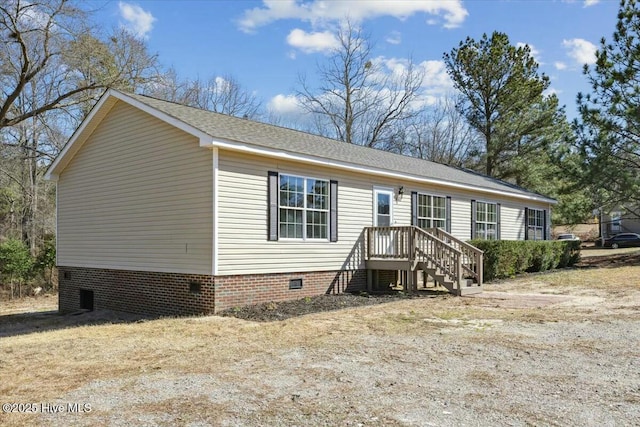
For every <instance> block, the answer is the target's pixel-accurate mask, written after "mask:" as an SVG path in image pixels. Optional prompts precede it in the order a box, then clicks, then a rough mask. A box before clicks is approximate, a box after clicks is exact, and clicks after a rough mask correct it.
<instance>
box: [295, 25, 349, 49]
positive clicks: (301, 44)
mask: <svg viewBox="0 0 640 427" xmlns="http://www.w3.org/2000/svg"><path fill="white" fill-rule="evenodd" d="M287 43H289V45H290V46H293V47H295V48H297V49H300V50H301V51H303V52H305V53H313V52H328V51H331V50H333V49H335V48H337V47H338V46H339V45H340V43H339V42H338V39H337V38H336V36H335V35H334V34H333V33H332V32H330V31H323V32H316V33H307V32H306V31H303V30H301V29H299V28H296V29H294V30H292V31H291V32H290V33H289V35H288V36H287Z"/></svg>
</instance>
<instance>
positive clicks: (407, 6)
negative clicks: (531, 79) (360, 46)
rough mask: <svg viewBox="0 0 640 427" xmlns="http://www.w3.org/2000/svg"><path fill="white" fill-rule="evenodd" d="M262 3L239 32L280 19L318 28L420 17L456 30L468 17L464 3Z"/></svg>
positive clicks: (452, 0)
mask: <svg viewBox="0 0 640 427" xmlns="http://www.w3.org/2000/svg"><path fill="white" fill-rule="evenodd" d="M262 3H263V5H262V7H256V8H253V9H248V10H245V12H244V14H243V16H242V18H241V19H240V20H239V22H238V24H239V26H240V29H242V30H243V31H247V32H250V31H253V30H255V29H256V28H258V27H261V26H264V25H267V24H270V23H271V22H275V21H278V20H281V19H299V20H302V21H308V22H311V23H313V24H317V23H322V22H327V21H339V20H343V19H344V18H346V17H348V18H349V19H351V20H352V21H355V22H360V21H363V20H366V19H373V18H378V17H381V16H392V17H395V18H398V19H406V18H408V17H410V16H412V15H414V14H417V13H426V14H429V15H435V16H437V17H442V19H443V20H444V24H443V26H444V27H445V28H455V27H459V26H460V25H461V24H462V22H463V21H464V20H465V18H466V17H467V15H468V14H469V12H467V10H466V9H465V8H464V6H463V5H462V1H461V0H396V1H394V2H393V5H392V6H390V5H389V3H388V2H384V1H379V0H344V1H323V0H310V1H298V0H263V2H262Z"/></svg>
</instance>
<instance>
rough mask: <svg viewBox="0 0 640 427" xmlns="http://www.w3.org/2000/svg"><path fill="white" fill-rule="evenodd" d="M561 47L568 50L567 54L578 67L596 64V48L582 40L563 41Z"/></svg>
mask: <svg viewBox="0 0 640 427" xmlns="http://www.w3.org/2000/svg"><path fill="white" fill-rule="evenodd" d="M562 45H563V46H564V47H565V48H566V49H567V50H568V52H567V54H568V55H569V56H570V57H571V58H573V59H574V60H575V61H576V62H577V63H578V65H581V66H582V65H584V64H594V63H595V62H596V50H598V48H597V47H596V45H594V44H593V43H591V42H588V41H586V40H584V39H571V40H563V41H562Z"/></svg>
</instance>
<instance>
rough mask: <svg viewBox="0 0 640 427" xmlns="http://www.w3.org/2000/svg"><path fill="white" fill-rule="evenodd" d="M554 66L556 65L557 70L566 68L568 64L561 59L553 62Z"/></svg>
mask: <svg viewBox="0 0 640 427" xmlns="http://www.w3.org/2000/svg"><path fill="white" fill-rule="evenodd" d="M553 66H554V67H556V70H566V69H567V64H565V63H564V62H561V61H556V62H554V63H553Z"/></svg>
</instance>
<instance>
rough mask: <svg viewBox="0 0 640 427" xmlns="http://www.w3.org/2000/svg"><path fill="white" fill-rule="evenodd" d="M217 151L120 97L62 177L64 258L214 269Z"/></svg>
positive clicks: (97, 264)
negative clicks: (214, 153) (213, 238)
mask: <svg viewBox="0 0 640 427" xmlns="http://www.w3.org/2000/svg"><path fill="white" fill-rule="evenodd" d="M212 199H213V162H212V153H211V151H210V150H208V149H204V148H201V147H199V145H198V140H197V139H196V138H195V137H192V136H189V135H188V134H186V133H184V132H183V131H180V130H178V129H176V128H174V127H172V126H169V125H167V124H166V123H164V122H162V121H160V120H158V119H155V118H153V117H151V116H149V115H148V114H146V113H144V112H142V111H140V110H138V109H135V108H133V107H131V106H129V105H127V104H124V103H122V102H118V103H117V104H116V105H115V106H114V107H113V108H112V110H111V111H110V112H109V114H108V115H107V116H106V118H105V119H104V120H103V121H102V122H101V123H100V124H99V125H98V126H97V128H96V129H95V131H94V132H93V134H92V135H91V136H90V137H89V138H88V140H87V141H86V142H85V144H84V145H83V146H82V148H80V150H79V151H78V152H77V153H76V155H75V156H74V158H73V159H72V160H71V162H70V163H69V165H68V166H67V167H66V168H65V169H64V170H63V172H62V173H61V175H60V178H59V181H58V265H60V266H76V267H94V268H113V269H126V270H142V271H159V272H175V273H195V274H211V271H212V259H213V254H212V233H213V209H212V206H213V204H212Z"/></svg>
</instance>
